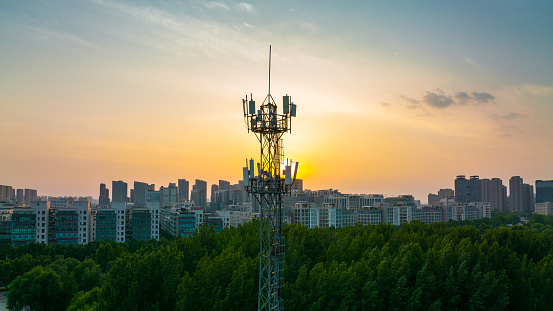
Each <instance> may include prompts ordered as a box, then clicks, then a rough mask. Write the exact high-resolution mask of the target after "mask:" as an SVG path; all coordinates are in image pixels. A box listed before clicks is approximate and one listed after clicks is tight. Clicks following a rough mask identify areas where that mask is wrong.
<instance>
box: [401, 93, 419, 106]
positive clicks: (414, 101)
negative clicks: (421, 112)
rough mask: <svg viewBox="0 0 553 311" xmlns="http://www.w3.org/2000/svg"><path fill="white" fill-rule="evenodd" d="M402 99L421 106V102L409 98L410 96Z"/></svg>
mask: <svg viewBox="0 0 553 311" xmlns="http://www.w3.org/2000/svg"><path fill="white" fill-rule="evenodd" d="M401 98H403V99H405V100H406V101H408V102H410V103H411V104H413V105H418V104H420V101H419V100H418V99H414V98H413V97H408V96H405V95H401Z"/></svg>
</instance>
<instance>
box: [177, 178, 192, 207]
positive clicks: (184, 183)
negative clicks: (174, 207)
mask: <svg viewBox="0 0 553 311" xmlns="http://www.w3.org/2000/svg"><path fill="white" fill-rule="evenodd" d="M178 186H179V190H178V191H179V202H183V201H188V200H190V188H189V183H188V180H186V179H184V178H183V179H179V183H178Z"/></svg>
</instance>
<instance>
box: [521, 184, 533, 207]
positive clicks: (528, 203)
mask: <svg viewBox="0 0 553 311" xmlns="http://www.w3.org/2000/svg"><path fill="white" fill-rule="evenodd" d="M522 194H523V208H524V211H525V212H532V211H534V204H535V199H534V186H532V185H529V184H522Z"/></svg>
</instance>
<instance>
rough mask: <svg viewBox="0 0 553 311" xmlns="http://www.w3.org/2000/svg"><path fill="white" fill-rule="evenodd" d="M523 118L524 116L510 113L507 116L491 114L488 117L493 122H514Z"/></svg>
mask: <svg viewBox="0 0 553 311" xmlns="http://www.w3.org/2000/svg"><path fill="white" fill-rule="evenodd" d="M522 117H524V115H522V114H520V113H518V112H511V113H508V114H492V115H490V118H492V119H495V120H515V119H520V118H522Z"/></svg>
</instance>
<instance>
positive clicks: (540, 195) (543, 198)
mask: <svg viewBox="0 0 553 311" xmlns="http://www.w3.org/2000/svg"><path fill="white" fill-rule="evenodd" d="M545 202H550V203H553V180H536V204H537V203H545Z"/></svg>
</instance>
